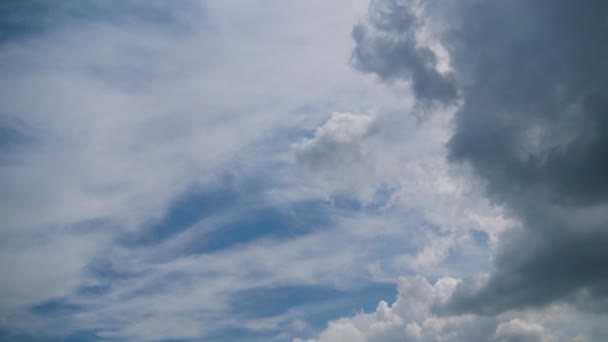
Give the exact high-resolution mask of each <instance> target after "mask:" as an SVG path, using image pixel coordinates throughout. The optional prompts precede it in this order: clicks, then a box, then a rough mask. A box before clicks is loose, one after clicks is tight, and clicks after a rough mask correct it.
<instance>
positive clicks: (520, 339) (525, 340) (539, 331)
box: [492, 318, 554, 342]
mask: <svg viewBox="0 0 608 342" xmlns="http://www.w3.org/2000/svg"><path fill="white" fill-rule="evenodd" d="M492 340H493V341H497V342H549V341H554V339H553V338H552V337H551V336H549V335H548V334H547V333H546V332H545V328H544V327H543V326H542V325H539V324H535V323H526V322H523V321H521V320H519V319H517V318H515V319H512V320H510V321H508V322H502V323H500V324H499V325H498V326H497V327H496V332H495V333H494V336H493V337H492Z"/></svg>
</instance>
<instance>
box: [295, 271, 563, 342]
mask: <svg viewBox="0 0 608 342" xmlns="http://www.w3.org/2000/svg"><path fill="white" fill-rule="evenodd" d="M459 283H460V280H459V279H455V278H449V277H443V278H440V279H439V280H437V282H436V283H435V284H434V285H431V284H430V283H429V282H428V280H427V279H426V278H424V277H421V276H416V277H407V278H406V277H402V278H400V279H399V282H398V294H397V299H396V301H395V302H394V303H393V304H391V305H389V304H388V303H386V302H385V301H381V302H380V303H379V304H378V307H377V308H376V311H375V312H373V313H359V314H357V315H355V316H354V317H350V318H341V319H338V320H335V321H331V322H330V323H329V324H328V326H327V328H326V329H325V330H324V331H323V332H321V333H320V334H319V336H318V337H317V338H315V339H309V340H302V339H295V340H294V342H337V341H361V342H386V341H429V342H430V341H480V342H481V341H496V342H516V341H518V342H550V341H555V339H554V337H553V336H552V334H550V333H549V331H548V330H547V329H546V328H545V327H543V326H542V325H541V324H539V323H534V322H528V321H525V320H522V319H520V318H508V317H506V316H505V317H499V318H487V317H480V316H474V315H455V316H435V315H434V314H433V313H432V306H433V305H436V304H438V303H442V302H444V301H446V300H449V297H450V295H451V293H452V292H453V291H454V289H455V288H456V287H457V286H458V284H459ZM564 338H565V336H564ZM564 340H565V339H564Z"/></svg>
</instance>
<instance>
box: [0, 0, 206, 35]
mask: <svg viewBox="0 0 608 342" xmlns="http://www.w3.org/2000/svg"><path fill="white" fill-rule="evenodd" d="M193 6H195V3H194V2H191V1H179V2H176V3H171V4H170V5H169V4H165V5H162V4H161V3H157V4H156V5H150V3H149V2H147V1H144V2H142V1H133V0H103V1H99V0H94V1H81V0H67V1H52V0H3V1H2V2H0V43H2V42H7V41H12V40H15V39H19V38H23V37H25V36H29V35H35V34H41V33H44V32H45V31H51V30H53V29H57V28H63V27H66V26H69V25H82V24H86V25H91V24H95V23H108V24H112V25H119V24H133V23H136V24H138V25H142V24H149V25H150V26H156V27H159V28H162V29H163V30H170V31H173V32H184V31H187V30H188V29H189V27H188V26H187V24H186V22H185V21H184V20H183V19H184V18H183V17H182V16H181V14H183V13H200V9H199V10H197V11H191V10H189V9H192V8H193ZM196 6H197V5H196Z"/></svg>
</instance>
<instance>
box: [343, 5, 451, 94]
mask: <svg viewBox="0 0 608 342" xmlns="http://www.w3.org/2000/svg"><path fill="white" fill-rule="evenodd" d="M414 4H415V2H414V1H378V0H373V1H371V3H370V8H369V14H368V17H367V20H366V21H364V22H361V23H359V24H358V25H356V26H355V27H354V29H353V33H352V36H353V39H354V40H355V43H356V46H355V49H354V51H353V56H352V61H353V64H354V66H355V67H356V68H357V69H359V70H361V71H363V72H368V73H371V72H373V73H375V74H377V75H378V76H380V78H382V79H384V80H387V81H392V80H399V79H407V80H409V81H411V89H412V91H413V92H414V94H415V95H416V99H417V100H419V101H420V102H432V101H435V100H436V101H440V102H447V101H453V100H454V99H455V98H456V95H457V89H456V87H455V85H454V83H453V79H452V75H450V74H449V73H440V72H439V70H438V58H437V55H436V54H435V52H434V51H433V50H432V49H431V48H430V47H429V46H425V45H424V42H423V41H421V40H420V37H419V32H420V30H421V27H422V26H423V25H424V22H423V21H422V19H423V18H420V17H419V16H418V14H417V13H416V12H417V11H416V8H415V7H414Z"/></svg>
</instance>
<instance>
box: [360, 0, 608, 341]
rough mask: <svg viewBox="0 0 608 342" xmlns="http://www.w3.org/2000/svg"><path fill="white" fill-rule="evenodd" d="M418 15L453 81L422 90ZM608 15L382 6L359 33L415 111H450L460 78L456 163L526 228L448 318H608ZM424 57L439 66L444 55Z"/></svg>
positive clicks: (473, 5) (370, 61) (598, 6)
mask: <svg viewBox="0 0 608 342" xmlns="http://www.w3.org/2000/svg"><path fill="white" fill-rule="evenodd" d="M412 13H416V16H415V18H424V22H425V25H426V27H425V32H427V34H426V37H427V39H428V40H429V41H435V42H440V44H441V45H442V46H443V47H444V49H445V51H447V54H448V56H449V61H450V68H449V69H450V70H451V71H452V72H451V73H450V74H446V75H440V74H435V73H434V72H430V73H431V74H433V75H435V76H436V77H438V79H437V80H436V81H435V82H430V83H426V84H428V88H425V89H427V90H426V91H425V92H423V93H421V92H420V91H418V90H416V89H417V87H418V86H417V83H419V82H420V81H419V79H418V78H417V76H416V73H415V72H414V70H418V69H420V65H421V64H420V63H419V62H418V60H419V59H414V60H413V61H412V60H411V57H410V56H411V54H412V53H411V51H417V50H416V49H418V47H419V46H420V42H419V41H418V39H415V37H416V34H415V31H416V30H419V31H420V30H421V29H420V27H419V25H417V24H416V23H417V22H418V20H415V19H412V18H413V14H412ZM607 14H608V3H607V2H605V1H586V2H585V3H584V4H582V3H577V2H573V1H567V0H557V1H554V0H546V1H524V0H515V1H477V0H462V1H452V2H449V3H448V2H446V1H429V2H423V1H421V2H416V1H400V0H379V1H372V4H371V7H370V15H369V17H370V18H369V19H368V20H367V23H365V24H362V25H363V26H366V27H367V26H372V27H373V35H370V34H366V35H364V34H362V28H361V25H359V26H356V27H355V29H354V30H353V38H354V40H355V42H356V43H357V46H356V48H355V50H354V55H355V58H354V59H355V61H356V65H357V66H359V67H360V68H362V67H361V66H364V67H363V68H362V69H364V70H365V71H367V72H374V73H376V74H378V75H379V76H380V77H381V78H383V79H387V78H389V79H390V78H397V79H403V80H406V81H411V83H412V87H413V90H414V93H416V94H418V97H419V99H420V101H427V100H428V98H429V97H430V98H433V99H434V100H436V101H440V102H444V103H447V102H449V101H448V100H450V99H451V98H449V97H447V98H446V95H445V94H446V91H445V89H446V87H445V85H446V84H452V83H451V82H452V81H453V80H455V82H456V84H457V86H456V87H457V89H458V90H459V91H458V93H459V94H460V95H459V96H460V97H461V99H460V101H461V102H462V106H461V107H460V108H459V109H458V111H457V113H456V114H455V117H454V121H453V123H454V126H455V131H454V133H453V136H452V138H451V140H450V141H449V143H448V149H449V158H450V160H451V161H453V162H455V163H465V164H468V165H470V166H472V168H473V170H474V171H475V172H476V174H477V175H479V176H480V177H481V180H482V181H483V182H484V184H485V185H486V190H487V191H486V192H487V195H488V196H489V198H491V199H492V200H493V201H495V202H496V203H498V204H501V205H504V206H505V208H506V209H507V211H508V212H509V213H510V215H512V217H515V218H517V219H518V220H520V221H521V222H522V225H523V229H521V230H514V231H510V232H509V233H508V234H505V235H504V236H503V237H502V238H501V239H500V243H499V249H498V251H497V254H496V258H495V261H494V267H495V270H494V271H493V272H492V273H491V275H490V276H489V278H488V279H487V280H485V281H483V282H482V283H479V282H478V281H473V280H465V281H463V282H462V284H461V285H459V286H458V287H457V289H456V290H455V293H454V295H453V296H452V298H451V299H450V300H449V301H448V303H447V304H446V305H444V306H443V310H446V311H449V312H475V313H500V312H504V311H506V310H509V309H515V308H524V307H533V306H542V305H547V304H549V303H553V302H563V301H566V302H570V303H574V304H575V305H577V306H578V307H579V308H583V309H585V310H593V311H605V310H606V308H608V306H606V300H608V273H606V272H607V270H608V268H606V267H605V261H606V260H608V249H607V248H606V247H605V246H606V245H607V244H608V227H607V225H608V181H607V179H608V178H606V175H607V174H608V158H607V154H606V150H607V149H608V121H607V119H606V118H608V116H607V113H608V78H607V71H608V62H607V61H608V46H607V45H606V44H605V41H606V39H607V38H608V26H607V24H606V16H607ZM397 23H399V24H397ZM372 36H373V38H372ZM362 37H366V38H365V39H363V38H362ZM388 42H390V44H389V43H388ZM369 51H373V53H370V52H369ZM397 51H402V52H403V53H398V52H397ZM426 54H428V55H430V56H431V57H427V59H426V60H427V64H425V65H431V66H433V62H434V61H436V60H437V55H436V54H434V53H433V52H432V51H426ZM401 55H402V56H401ZM432 56H435V57H432ZM423 64H424V63H423ZM402 70H407V72H403V71H402ZM423 70H429V69H423ZM387 75H390V77H389V76H387ZM435 76H434V77H435ZM501 327H502V329H500V331H497V335H496V336H497V338H502V340H510V339H509V338H506V337H505V338H503V337H501V336H503V335H504V334H508V332H510V331H514V330H516V327H520V328H522V330H526V331H529V332H530V333H531V332H532V331H533V330H535V329H533V328H534V327H527V328H525V329H524V328H523V326H520V325H519V323H518V322H517V321H515V322H512V323H508V324H505V325H502V326H501ZM519 340H528V339H527V338H523V337H522V338H521V339H519Z"/></svg>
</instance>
